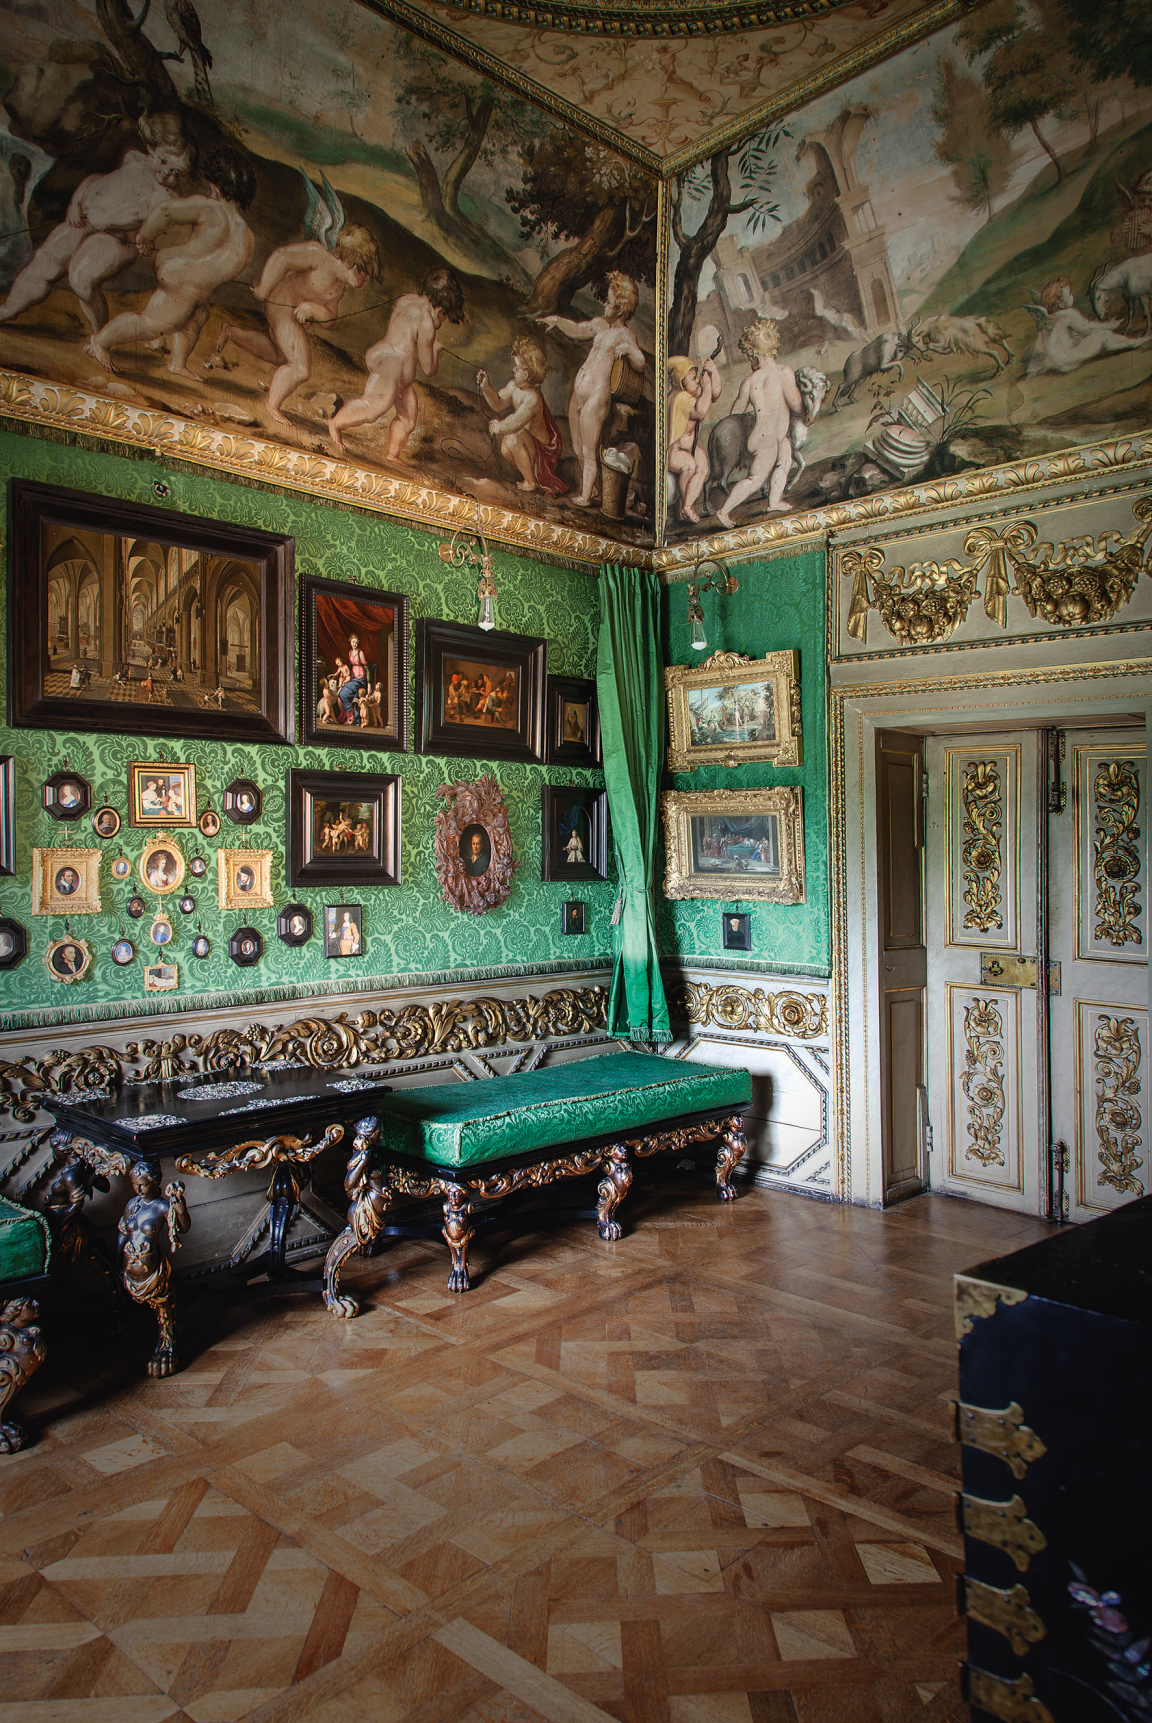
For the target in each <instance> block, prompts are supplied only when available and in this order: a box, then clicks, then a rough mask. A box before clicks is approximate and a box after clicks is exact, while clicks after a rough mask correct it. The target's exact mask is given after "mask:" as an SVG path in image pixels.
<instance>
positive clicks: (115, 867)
mask: <svg viewBox="0 0 1152 1723" xmlns="http://www.w3.org/2000/svg"><path fill="white" fill-rule="evenodd" d="M131 872H132V863H131V862H130V861H129V860H128V857H127V856H114V857H113V860H112V878H113V879H127V878H128V875H129V874H130V873H131Z"/></svg>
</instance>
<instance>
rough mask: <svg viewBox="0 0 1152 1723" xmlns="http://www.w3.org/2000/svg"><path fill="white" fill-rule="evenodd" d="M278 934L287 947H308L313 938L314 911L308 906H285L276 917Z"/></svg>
mask: <svg viewBox="0 0 1152 1723" xmlns="http://www.w3.org/2000/svg"><path fill="white" fill-rule="evenodd" d="M276 932H277V933H278V934H279V936H280V938H281V939H282V940H283V941H284V943H285V945H306V944H307V943H308V941H309V940H310V939H311V937H312V911H311V910H310V909H309V908H308V905H307V904H304V903H289V904H285V906H284V908H283V909H282V910H281V911H280V914H279V915H278V916H277V917H276Z"/></svg>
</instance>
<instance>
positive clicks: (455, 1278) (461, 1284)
mask: <svg viewBox="0 0 1152 1723" xmlns="http://www.w3.org/2000/svg"><path fill="white" fill-rule="evenodd" d="M448 1290H449V1292H467V1290H468V1270H467V1269H466V1268H454V1269H453V1270H452V1272H451V1274H450V1275H449V1276H448Z"/></svg>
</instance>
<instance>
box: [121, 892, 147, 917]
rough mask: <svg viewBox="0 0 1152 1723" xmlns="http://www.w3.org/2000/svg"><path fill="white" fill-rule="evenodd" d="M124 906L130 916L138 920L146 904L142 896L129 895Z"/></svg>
mask: <svg viewBox="0 0 1152 1723" xmlns="http://www.w3.org/2000/svg"><path fill="white" fill-rule="evenodd" d="M124 907H125V909H126V910H127V911H128V914H129V915H130V916H131V917H132V920H133V921H139V919H140V917H141V916H142V915H143V914H144V911H145V910H146V909H147V907H148V905H147V904H146V903H145V902H144V899H143V898H142V897H130V898H129V899H128V902H127V903H126V904H125V905H124Z"/></svg>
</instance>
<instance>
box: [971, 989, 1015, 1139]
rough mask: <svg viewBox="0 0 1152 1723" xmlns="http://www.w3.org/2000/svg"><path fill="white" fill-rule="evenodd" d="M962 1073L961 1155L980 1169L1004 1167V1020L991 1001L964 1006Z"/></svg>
mask: <svg viewBox="0 0 1152 1723" xmlns="http://www.w3.org/2000/svg"><path fill="white" fill-rule="evenodd" d="M964 1040H965V1044H966V1048H965V1059H964V1071H963V1075H962V1076H961V1078H960V1087H961V1089H962V1090H963V1092H964V1094H965V1096H966V1097H967V1100H968V1137H969V1141H968V1143H967V1144H966V1145H965V1150H964V1152H965V1154H967V1155H970V1156H971V1157H972V1158H973V1160H977V1161H979V1162H980V1165H981V1166H982V1167H990V1166H997V1167H1002V1166H1003V1165H1004V1150H1003V1147H1002V1146H1001V1142H1000V1132H1001V1128H1002V1126H1003V1123H1004V1105H1005V1100H1004V1021H1003V1019H1002V1017H1001V1016H1000V1013H999V1011H998V1010H997V1008H996V1004H995V1002H994V1001H993V1000H991V999H974V1000H973V1001H972V1003H971V1005H966V1006H965V1007H964Z"/></svg>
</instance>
